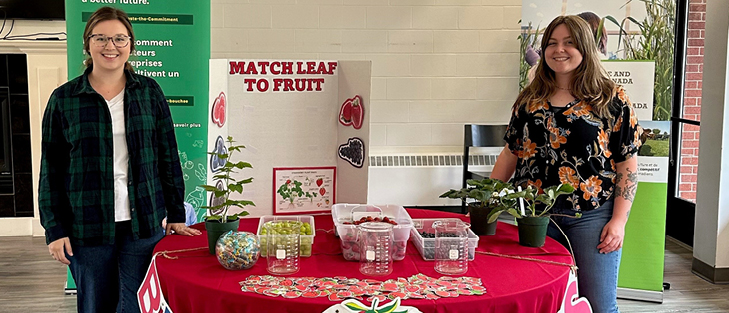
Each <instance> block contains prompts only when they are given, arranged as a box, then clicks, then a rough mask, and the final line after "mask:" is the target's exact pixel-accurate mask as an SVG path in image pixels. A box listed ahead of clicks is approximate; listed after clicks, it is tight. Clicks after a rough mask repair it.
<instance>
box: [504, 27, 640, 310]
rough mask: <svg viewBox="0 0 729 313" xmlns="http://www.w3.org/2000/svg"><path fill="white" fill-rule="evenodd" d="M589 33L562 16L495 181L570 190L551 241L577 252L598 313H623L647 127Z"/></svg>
mask: <svg viewBox="0 0 729 313" xmlns="http://www.w3.org/2000/svg"><path fill="white" fill-rule="evenodd" d="M596 47H597V46H596V44H595V40H594V37H593V33H592V30H591V28H590V26H589V25H588V24H587V22H585V20H583V19H582V18H580V17H577V16H574V15H570V16H560V17H557V18H556V19H554V20H553V21H552V22H551V23H550V24H549V26H547V28H546V29H545V31H544V37H543V39H542V44H541V48H542V49H541V51H542V52H541V59H542V62H539V64H538V65H537V70H536V76H535V78H534V80H533V81H532V82H531V84H529V85H528V86H527V87H526V88H524V90H522V91H521V93H519V96H518V97H517V99H516V101H515V102H514V106H513V108H512V116H511V120H510V122H509V127H508V128H507V131H506V134H505V135H504V140H505V141H506V146H505V147H504V149H503V151H502V152H501V154H500V155H499V157H498V159H497V162H496V164H495V165H494V169H493V172H492V174H491V177H492V178H498V179H501V180H504V181H506V180H509V178H510V177H511V176H512V175H513V176H514V178H513V179H514V183H515V184H516V185H519V186H523V187H526V186H532V187H534V188H538V189H539V190H541V188H542V187H548V186H555V185H559V184H570V185H572V187H574V188H575V192H574V193H573V194H571V195H569V196H562V197H560V198H559V199H558V200H557V202H556V204H555V206H554V207H553V209H552V213H553V214H557V215H565V216H569V215H571V216H574V215H576V214H577V213H580V214H581V215H582V217H581V218H571V217H563V216H554V217H553V219H554V221H555V222H556V224H558V225H559V227H560V228H561V229H562V230H563V231H564V232H565V234H566V235H567V238H565V237H564V236H563V235H562V234H561V232H560V231H559V230H558V228H557V226H555V225H553V224H550V225H549V230H548V235H549V236H551V237H553V238H555V239H556V240H558V241H559V242H560V243H562V244H564V245H565V246H568V243H567V240H569V242H570V243H571V246H572V248H573V250H574V256H575V259H576V262H577V266H578V268H579V272H578V275H577V277H578V281H579V286H580V294H581V295H582V296H584V297H586V298H587V299H588V300H589V301H590V303H591V304H592V307H593V310H594V312H618V308H617V301H616V294H617V279H618V267H619V265H620V256H621V248H622V244H623V238H624V236H625V224H626V222H627V221H628V215H629V214H630V208H631V205H632V202H633V198H634V196H635V191H636V186H637V184H638V182H637V157H636V155H637V152H638V148H639V147H640V144H641V142H640V126H639V125H638V123H637V122H638V121H637V118H636V116H635V112H634V111H633V108H632V104H631V103H630V100H628V97H627V96H626V95H625V91H624V89H623V88H622V87H620V86H617V85H615V83H613V81H612V80H610V78H609V77H608V76H607V73H606V71H605V70H604V69H603V67H602V65H601V64H600V58H599V56H598V54H599V52H598V50H597V48H596Z"/></svg>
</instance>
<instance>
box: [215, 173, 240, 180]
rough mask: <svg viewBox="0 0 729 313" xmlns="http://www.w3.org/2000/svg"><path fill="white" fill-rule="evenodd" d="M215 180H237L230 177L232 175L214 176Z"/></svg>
mask: <svg viewBox="0 0 729 313" xmlns="http://www.w3.org/2000/svg"><path fill="white" fill-rule="evenodd" d="M213 179H230V180H232V181H235V179H234V178H233V177H230V175H228V174H218V175H214V176H213Z"/></svg>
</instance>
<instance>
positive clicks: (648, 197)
mask: <svg viewBox="0 0 729 313" xmlns="http://www.w3.org/2000/svg"><path fill="white" fill-rule="evenodd" d="M667 194H668V191H667V186H666V184H665V183H648V182H639V183H638V190H637V192H636V194H635V199H634V200H633V206H632V208H631V210H630V218H629V219H628V224H626V225H625V240H624V241H623V257H622V260H621V265H620V273H619V276H618V287H621V288H630V289H638V290H651V291H657V292H662V291H663V267H664V260H663V257H660V258H658V257H655V256H663V255H664V253H665V252H664V251H665V245H666V240H665V239H666V223H665V221H666V199H667Z"/></svg>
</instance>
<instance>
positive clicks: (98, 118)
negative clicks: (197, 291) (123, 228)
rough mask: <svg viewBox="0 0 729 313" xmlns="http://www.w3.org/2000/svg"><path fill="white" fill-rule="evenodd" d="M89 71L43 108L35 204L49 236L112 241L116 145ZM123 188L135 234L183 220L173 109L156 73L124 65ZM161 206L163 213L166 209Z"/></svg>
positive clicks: (144, 235) (78, 241)
mask: <svg viewBox="0 0 729 313" xmlns="http://www.w3.org/2000/svg"><path fill="white" fill-rule="evenodd" d="M89 73H90V68H89V69H87V70H86V72H85V73H84V74H83V75H81V76H79V77H77V78H75V79H73V80H71V81H69V82H67V83H65V84H63V85H62V86H61V87H58V88H57V89H56V90H55V91H53V94H52V95H51V98H50V99H49V100H48V106H47V107H46V110H45V113H44V114H43V135H42V143H41V147H42V154H41V171H40V186H39V190H38V194H39V196H38V205H39V211H40V218H41V224H42V225H43V227H44V228H45V230H46V242H47V243H50V242H53V241H55V240H57V239H60V238H63V237H69V239H70V240H71V242H72V243H74V244H77V245H85V246H92V245H102V244H113V243H114V237H115V233H114V230H115V221H114V150H113V145H114V143H113V139H112V138H113V137H112V125H111V114H110V113H109V108H108V105H107V104H106V101H105V100H104V98H103V97H102V96H101V95H99V94H98V93H97V92H96V91H95V90H94V89H93V88H92V87H91V85H90V84H89V80H88V74H89ZM125 75H126V78H127V82H126V87H125V90H124V117H125V126H126V139H127V148H128V151H129V170H128V179H129V185H128V191H129V200H130V209H131V216H132V220H131V223H132V232H133V236H134V238H135V239H137V238H147V237H150V236H152V235H153V234H155V233H156V232H158V231H160V227H161V222H162V219H163V218H165V216H167V218H168V221H169V222H170V223H184V222H185V208H184V206H183V195H184V181H183V178H182V169H181V167H180V160H179V156H178V154H177V141H176V139H175V132H174V126H173V124H172V117H171V115H170V109H169V106H168V105H167V101H166V100H165V97H164V94H163V92H162V89H161V88H160V86H159V85H158V84H157V82H155V81H154V80H153V79H151V78H148V77H145V76H141V75H137V74H134V73H131V72H129V71H125ZM165 211H166V212H165Z"/></svg>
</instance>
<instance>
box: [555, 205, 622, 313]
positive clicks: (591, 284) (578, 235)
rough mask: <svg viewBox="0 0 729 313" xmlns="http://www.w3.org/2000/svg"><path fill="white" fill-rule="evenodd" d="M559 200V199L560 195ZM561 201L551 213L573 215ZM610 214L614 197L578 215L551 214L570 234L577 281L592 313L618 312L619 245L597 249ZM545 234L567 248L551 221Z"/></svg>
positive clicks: (567, 233) (568, 236)
mask: <svg viewBox="0 0 729 313" xmlns="http://www.w3.org/2000/svg"><path fill="white" fill-rule="evenodd" d="M560 200H561V199H560ZM564 203H565V202H564V201H559V200H558V202H557V204H555V206H554V207H553V208H552V213H555V214H565V215H574V212H573V211H571V210H570V209H567V206H565V205H564ZM612 216H613V201H612V200H610V201H608V202H605V203H604V204H603V205H602V206H601V207H599V208H597V209H595V210H592V211H586V212H582V217H581V218H570V217H562V216H553V217H552V219H553V220H554V221H555V222H556V223H557V224H559V227H560V228H562V231H564V233H565V234H566V235H567V238H569V240H570V243H571V244H572V249H574V255H575V259H576V261H577V267H578V268H579V269H578V270H577V281H578V284H579V285H578V286H579V291H580V296H582V297H585V298H587V300H589V301H590V304H591V305H592V310H593V312H595V313H603V312H606V313H607V312H610V313H614V312H620V311H619V310H618V302H617V288H618V268H619V267H620V256H621V253H622V249H620V250H617V251H613V252H611V253H607V254H601V253H600V251H599V250H598V249H597V245H599V244H600V234H601V233H602V229H603V227H605V224H607V223H608V222H609V221H610V219H611V218H612ZM547 235H548V236H549V237H552V238H554V239H555V240H557V241H559V242H560V243H561V244H562V245H564V246H565V247H567V249H569V246H568V245H567V241H566V240H565V239H564V236H563V235H562V233H560V232H559V230H558V229H557V227H556V226H554V223H551V222H550V223H549V228H548V230H547Z"/></svg>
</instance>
